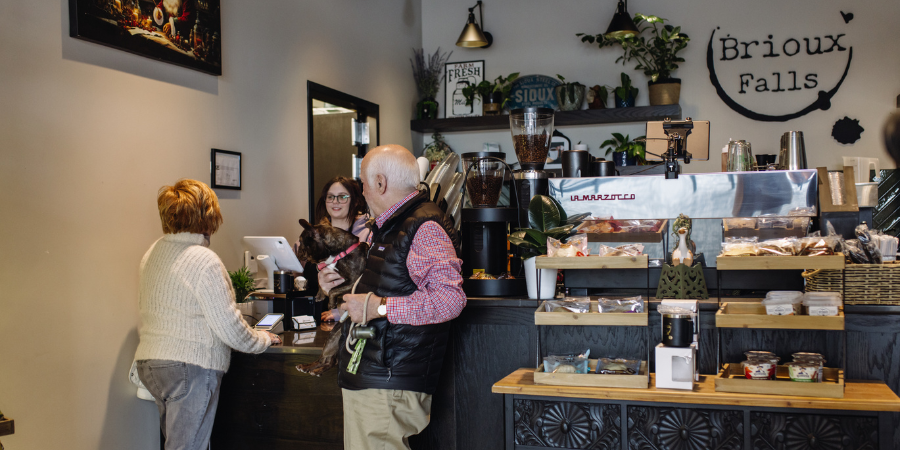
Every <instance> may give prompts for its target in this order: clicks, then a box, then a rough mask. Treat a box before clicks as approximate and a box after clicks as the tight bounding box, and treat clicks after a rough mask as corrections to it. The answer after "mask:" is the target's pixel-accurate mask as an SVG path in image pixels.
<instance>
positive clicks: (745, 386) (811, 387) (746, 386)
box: [716, 363, 844, 398]
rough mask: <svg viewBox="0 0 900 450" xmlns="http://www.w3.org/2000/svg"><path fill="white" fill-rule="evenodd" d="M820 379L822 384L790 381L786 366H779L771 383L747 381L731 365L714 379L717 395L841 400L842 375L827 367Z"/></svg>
mask: <svg viewBox="0 0 900 450" xmlns="http://www.w3.org/2000/svg"><path fill="white" fill-rule="evenodd" d="M823 375H824V377H823V378H824V380H823V381H822V382H821V383H804V382H800V381H791V377H790V376H789V375H788V368H787V366H778V369H777V370H776V372H775V378H776V379H774V380H748V379H747V378H745V377H744V371H743V369H742V367H741V365H740V364H737V363H731V364H725V367H724V368H722V370H720V371H719V374H718V375H716V392H737V393H740V394H763V395H790V396H794V397H820V398H844V371H842V370H841V369H832V368H828V367H826V368H825V369H824V374H823Z"/></svg>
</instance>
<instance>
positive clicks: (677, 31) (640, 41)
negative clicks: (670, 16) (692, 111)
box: [577, 14, 691, 105]
mask: <svg viewBox="0 0 900 450" xmlns="http://www.w3.org/2000/svg"><path fill="white" fill-rule="evenodd" d="M665 21H666V19H663V18H661V17H657V16H650V15H646V14H635V15H634V22H635V25H636V26H637V27H638V30H639V33H638V34H626V35H624V36H621V37H606V36H605V35H603V34H597V35H587V34H585V33H578V34H577V35H578V36H581V41H582V42H587V43H590V44H594V43H596V44H597V45H598V46H599V47H600V48H603V47H606V46H610V45H614V44H619V45H621V46H622V48H623V49H624V50H625V53H624V54H623V55H622V56H620V57H619V58H618V59H616V62H619V61H622V64H625V63H626V62H628V61H631V60H637V66H635V69H638V70H642V71H644V75H647V76H648V77H650V82H649V83H648V84H649V86H650V104H651V105H671V104H676V103H678V98H679V96H680V93H681V80H680V79H678V78H672V72H673V71H675V69H677V68H678V63H680V62H684V58H681V57H679V56H678V52H680V51H682V50H684V49H685V47H687V44H688V42H689V41H690V40H691V39H690V38H689V37H688V35H686V34H684V33H682V32H681V27H676V26H672V25H665ZM648 31H649V38H648V37H645V36H643V35H644V33H645V32H648Z"/></svg>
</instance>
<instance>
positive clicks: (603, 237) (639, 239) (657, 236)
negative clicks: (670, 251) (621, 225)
mask: <svg viewBox="0 0 900 450" xmlns="http://www.w3.org/2000/svg"><path fill="white" fill-rule="evenodd" d="M667 223H669V221H668V219H666V220H663V223H662V225H660V226H659V230H658V231H656V232H655V233H654V232H651V231H647V232H638V233H587V236H588V242H618V243H632V242H634V243H641V244H656V243H659V242H662V240H663V233H665V232H666V229H667V227H666V224H667ZM589 225H590V221H585V222H584V223H583V224H581V226H580V227H579V232H581V231H580V230H581V229H583V228H585V227H587V226H589Z"/></svg>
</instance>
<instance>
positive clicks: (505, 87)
mask: <svg viewBox="0 0 900 450" xmlns="http://www.w3.org/2000/svg"><path fill="white" fill-rule="evenodd" d="M518 78H519V72H513V73H511V74H509V76H507V77H504V76H503V75H500V76H499V77H497V78H494V81H493V82H490V81H487V80H483V81H482V82H481V83H478V84H476V85H474V86H466V87H464V88H463V91H462V94H463V97H465V98H466V106H472V102H474V101H475V95H480V96H482V97H487V96H489V95H491V94H492V93H494V92H499V93H500V94H501V95H502V96H503V101H502V103H501V104H500V107H501V108H503V107H506V101H507V100H509V93H510V92H511V91H512V82H513V81H516V79H518Z"/></svg>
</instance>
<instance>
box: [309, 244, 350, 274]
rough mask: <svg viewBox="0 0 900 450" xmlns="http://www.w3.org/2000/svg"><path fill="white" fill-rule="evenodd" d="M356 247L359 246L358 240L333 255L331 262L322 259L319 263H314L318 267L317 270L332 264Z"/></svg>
mask: <svg viewBox="0 0 900 450" xmlns="http://www.w3.org/2000/svg"><path fill="white" fill-rule="evenodd" d="M356 247H359V242H357V243H355V244H353V245H351V246H350V248H348V249H347V250H344V251H342V252H340V253H338V255H337V256H335V257H334V259H332V260H331V262H328V261H323V262H320V263H318V264H316V269H318V270H319V271H321V270H322V269H324V268H326V267H328V266H330V265H332V264H334V263H336V262H338V261H340V260H341V258H343V257H345V256H347V255H349V254H350V252H352V251H353V250H356Z"/></svg>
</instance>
